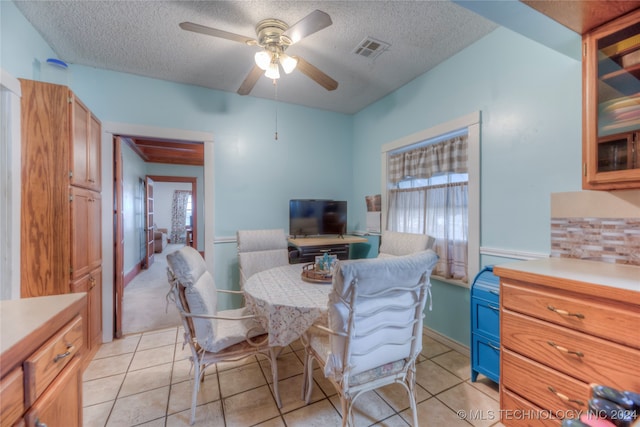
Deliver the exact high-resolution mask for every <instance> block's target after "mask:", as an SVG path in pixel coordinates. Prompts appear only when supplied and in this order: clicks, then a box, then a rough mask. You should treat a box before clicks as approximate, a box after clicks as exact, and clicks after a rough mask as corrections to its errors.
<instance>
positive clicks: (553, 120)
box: [353, 28, 582, 345]
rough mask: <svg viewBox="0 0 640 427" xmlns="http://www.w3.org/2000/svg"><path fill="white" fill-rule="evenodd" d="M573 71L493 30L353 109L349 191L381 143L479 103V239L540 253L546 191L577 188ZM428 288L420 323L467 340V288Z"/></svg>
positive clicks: (376, 180)
mask: <svg viewBox="0 0 640 427" xmlns="http://www.w3.org/2000/svg"><path fill="white" fill-rule="evenodd" d="M581 78H582V74H581V63H580V62H579V61H576V60H574V59H570V58H569V57H567V56H564V55H561V54H559V53H557V52H555V51H553V50H550V49H548V48H546V47H544V46H542V45H541V44H538V43H536V42H533V41H531V40H529V39H527V38H525V37H523V36H520V35H518V34H516V33H514V32H512V31H510V30H507V29H504V28H498V29H497V30H495V31H493V32H492V33H490V34H489V35H487V36H486V37H484V38H482V39H481V40H479V41H478V42H476V43H475V44H473V45H472V46H470V47H469V48H467V49H465V50H464V51H462V52H460V53H458V54H457V55H455V56H453V57H452V58H450V59H449V60H447V61H446V62H444V63H442V64H441V65H439V66H438V67H436V68H434V69H433V70H431V71H430V72H428V73H426V74H424V75H422V76H420V77H418V78H417V79H415V80H414V81H412V82H410V83H409V84H407V85H406V86H404V87H402V88H400V89H399V90H397V91H395V92H393V93H392V94H390V95H389V96H387V97H385V98H384V99H382V100H380V101H379V102H377V103H375V104H373V105H371V106H369V107H368V108H366V109H364V110H362V111H361V112H359V113H358V114H357V115H355V117H354V131H353V134H354V138H353V158H354V173H353V194H354V197H356V198H358V197H363V195H366V194H374V193H376V192H379V191H380V186H381V184H380V181H381V168H380V166H379V165H380V163H381V154H380V149H381V146H382V145H383V144H385V143H387V142H391V141H394V140H396V139H399V138H401V137H403V136H406V135H410V134H412V133H414V132H417V131H419V130H422V129H427V128H429V127H431V126H435V125H437V124H440V123H444V122H447V121H450V120H453V119H455V118H458V117H461V116H464V115H466V114H469V113H471V112H474V111H481V115H482V126H481V173H480V176H481V178H480V179H481V233H480V235H481V237H480V242H481V243H480V245H481V247H491V248H500V249H507V250H514V251H526V252H538V253H546V254H548V253H549V252H550V247H551V246H550V193H553V192H562V191H578V190H580V189H581V178H580V163H581V162H580V159H581V147H582V146H581V135H582V134H581V123H582V122H581V106H582V98H581ZM355 208H356V209H359V211H358V212H356V213H355V216H356V218H358V219H360V220H361V221H364V219H365V206H364V205H363V206H360V205H358V204H356V206H355ZM356 227H357V225H356ZM360 227H362V225H360ZM362 228H363V227H362ZM495 261H496V260H493V259H492V260H490V262H495ZM504 261H508V260H502V262H504ZM481 263H483V265H484V263H487V260H485V259H484V258H482V259H481ZM432 292H433V297H434V309H433V312H431V313H427V317H426V323H427V325H428V326H430V327H433V328H434V329H436V330H437V331H439V332H441V333H444V334H445V335H447V336H448V337H450V338H452V339H454V340H456V341H459V342H461V343H464V344H466V345H468V343H469V336H470V333H469V323H470V320H469V291H468V290H467V289H464V288H459V287H455V286H454V285H450V284H446V283H441V282H436V281H434V286H433V290H432ZM451 307H456V309H450V308H451Z"/></svg>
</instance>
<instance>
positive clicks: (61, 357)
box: [53, 344, 73, 363]
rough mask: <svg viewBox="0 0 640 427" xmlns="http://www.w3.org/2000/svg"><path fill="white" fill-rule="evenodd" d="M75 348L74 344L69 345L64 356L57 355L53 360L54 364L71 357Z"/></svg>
mask: <svg viewBox="0 0 640 427" xmlns="http://www.w3.org/2000/svg"><path fill="white" fill-rule="evenodd" d="M72 348H73V345H72V344H67V351H65V352H64V353H62V354H57V355H56V357H54V358H53V363H57V362H58V361H59V360H62V359H64V358H65V357H68V356H71V349H72Z"/></svg>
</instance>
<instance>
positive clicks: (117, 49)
mask: <svg viewBox="0 0 640 427" xmlns="http://www.w3.org/2000/svg"><path fill="white" fill-rule="evenodd" d="M15 4H16V6H17V7H18V9H19V10H20V11H21V12H22V13H23V14H24V15H25V17H26V18H27V19H28V20H29V21H30V22H31V24H32V25H33V26H34V27H35V28H36V29H37V30H38V31H39V32H40V34H41V35H42V36H43V38H44V39H45V40H46V41H47V43H49V45H50V46H51V48H52V49H53V50H54V51H55V52H56V54H57V55H58V58H59V59H61V60H63V61H65V62H67V63H70V64H81V65H86V66H91V67H97V68H104V69H108V70H114V71H121V72H126V73H132V74H137V75H141V76H147V77H152V78H157V79H162V80H168V81H173V82H179V83H188V84H193V85H197V86H203V87H207V88H211V89H218V90H222V91H228V92H234V93H235V92H236V91H237V89H238V87H239V86H240V84H241V83H242V81H243V80H244V78H245V77H246V75H247V74H248V73H249V71H250V70H251V68H252V67H253V55H254V54H255V52H256V51H257V49H258V48H256V47H251V46H247V45H243V44H241V43H238V42H233V41H229V40H225V39H220V38H215V37H211V36H205V35H202V34H197V33H192V32H188V31H184V30H181V29H180V28H179V27H178V24H179V23H180V22H183V21H191V22H195V23H198V24H202V25H206V26H209V27H214V28H218V29H221V30H225V31H228V32H232V33H236V34H239V35H243V36H248V37H251V38H255V37H256V34H255V24H256V23H257V22H258V21H260V20H262V19H265V18H277V19H280V20H283V21H285V22H286V23H288V24H289V25H293V24H295V23H296V22H298V21H299V20H300V19H302V18H304V17H305V16H306V15H307V14H309V13H310V12H312V11H313V10H315V9H320V10H322V11H324V12H326V13H328V14H329V15H330V16H331V18H332V20H333V24H332V25H331V26H329V27H327V28H325V29H323V30H321V31H319V32H317V33H314V34H312V35H310V36H308V37H306V38H304V39H303V40H301V41H300V42H298V43H296V44H294V45H293V46H291V47H290V48H289V49H288V50H287V53H289V54H291V55H298V56H301V57H303V58H304V59H306V60H307V61H308V62H310V63H312V64H313V65H315V66H316V67H318V68H319V69H320V70H322V71H324V72H325V73H327V74H328V75H329V76H331V77H332V78H334V79H335V80H337V81H338V83H339V86H338V88H337V89H336V90H335V91H332V92H329V91H326V90H325V89H323V88H322V87H321V86H319V85H318V84H316V83H315V82H314V81H312V80H311V79H309V78H308V77H306V76H305V75H304V74H302V73H300V72H298V71H294V72H293V73H291V74H289V75H285V74H284V73H282V77H281V78H280V79H279V81H278V87H277V99H278V100H280V101H284V102H289V103H293V104H299V105H305V106H309V107H314V108H320V109H325V110H330V111H336V112H341V113H348V114H351V113H355V112H358V111H360V110H361V109H362V108H364V107H366V106H367V105H369V104H371V103H373V102H375V101H377V100H378V99H380V98H382V97H383V96H385V95H387V94H388V93H390V92H392V91H394V90H396V89H398V88H399V87H401V86H403V85H404V84H406V83H408V82H409V81H411V80H413V79H414V78H416V77H417V76H419V75H421V74H423V73H425V72H426V71H428V70H429V69H431V68H433V67H434V66H436V65H438V64H439V63H441V62H443V61H444V60H446V59H447V58H449V57H451V56H452V55H454V54H456V53H457V52H459V51H460V50H462V49H464V48H465V47H467V46H469V45H470V44H472V43H473V42H475V41H476V40H478V39H480V38H481V37H483V36H484V35H486V34H487V33H489V32H490V31H492V30H493V29H494V28H495V27H496V25H495V24H493V23H492V22H490V21H488V20H486V19H485V18H482V17H481V16H479V15H476V14H474V13H473V12H471V11H469V10H467V9H465V8H463V7H461V6H458V5H456V4H454V3H452V2H450V1H151V0H146V1H15ZM366 37H373V38H375V39H378V40H381V41H383V42H386V43H389V44H390V45H391V46H390V47H389V49H388V50H387V51H386V52H384V53H382V54H381V55H380V56H379V57H377V58H376V59H370V58H364V57H361V56H357V55H355V54H354V53H353V50H354V48H355V47H356V46H357V45H358V44H359V43H360V42H361V41H362V40H363V39H364V38H366ZM43 60H44V58H43ZM248 96H255V97H260V98H267V99H274V98H275V90H274V87H273V84H272V82H271V80H269V79H267V78H266V77H260V79H259V80H258V83H257V84H256V86H255V87H254V89H253V90H252V92H251V93H250V95H248Z"/></svg>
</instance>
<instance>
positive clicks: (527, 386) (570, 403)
mask: <svg viewBox="0 0 640 427" xmlns="http://www.w3.org/2000/svg"><path fill="white" fill-rule="evenodd" d="M502 370H503V377H502V386H503V387H507V388H508V389H510V390H513V391H514V392H516V393H517V394H519V395H520V396H526V397H527V399H528V400H529V401H531V402H533V403H535V404H536V405H538V406H540V407H541V408H544V409H547V410H549V411H550V412H551V413H553V414H554V415H557V416H558V417H560V418H564V417H568V418H577V417H578V415H579V413H580V412H584V411H586V410H587V404H588V401H589V393H590V388H589V385H588V384H587V383H584V382H581V381H578V380H575V379H573V378H571V377H569V376H567V375H564V374H561V373H559V372H556V371H554V370H552V369H550V368H548V367H546V366H544V365H541V364H540V363H537V362H534V361H533V360H529V359H527V358H525V357H522V356H520V355H518V354H515V353H512V352H511V351H509V350H504V351H503V354H502Z"/></svg>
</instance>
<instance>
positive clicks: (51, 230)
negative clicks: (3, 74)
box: [20, 80, 69, 298]
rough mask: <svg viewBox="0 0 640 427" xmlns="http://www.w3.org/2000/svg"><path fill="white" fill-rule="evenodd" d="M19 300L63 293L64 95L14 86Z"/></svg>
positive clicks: (38, 85)
mask: <svg viewBox="0 0 640 427" xmlns="http://www.w3.org/2000/svg"><path fill="white" fill-rule="evenodd" d="M20 85H21V90H22V98H21V104H20V108H21V128H22V133H21V138H22V143H21V152H22V153H21V157H22V165H21V167H22V178H21V179H22V191H21V210H20V214H21V224H20V242H21V244H20V259H21V267H20V281H21V296H22V297H23V298H28V297H37V296H44V295H55V294H61V293H66V292H67V286H68V283H69V237H68V236H69V191H68V187H69V148H68V143H67V141H69V126H68V123H69V114H68V112H69V105H68V94H69V91H68V89H67V88H66V87H64V86H58V85H53V84H49V83H42V82H35V81H32V80H21V81H20Z"/></svg>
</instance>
